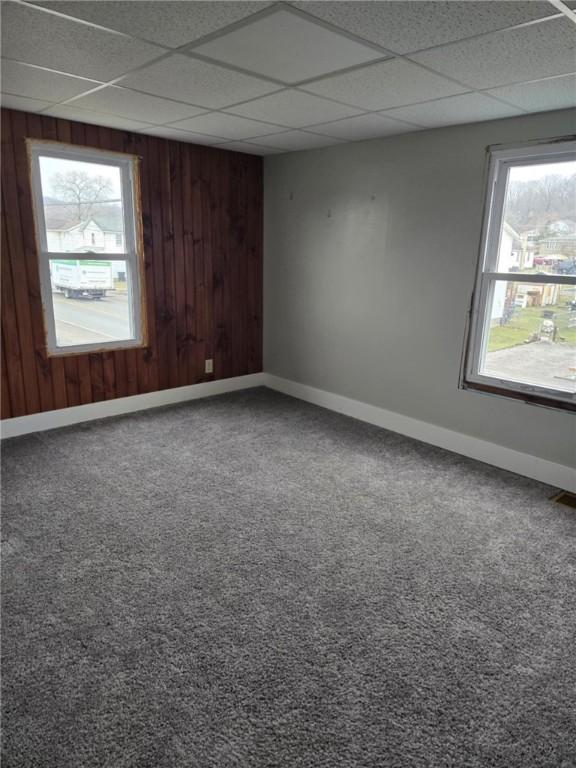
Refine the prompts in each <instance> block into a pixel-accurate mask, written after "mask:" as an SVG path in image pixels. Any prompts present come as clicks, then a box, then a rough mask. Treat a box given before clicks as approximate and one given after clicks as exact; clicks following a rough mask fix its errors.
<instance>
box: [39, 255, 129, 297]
mask: <svg viewBox="0 0 576 768" xmlns="http://www.w3.org/2000/svg"><path fill="white" fill-rule="evenodd" d="M50 275H51V278H52V289H53V290H55V291H60V292H61V293H63V294H64V296H66V298H67V299H82V298H87V299H101V298H103V297H104V296H106V291H109V290H111V289H112V288H113V287H114V283H113V280H112V263H111V262H110V261H84V260H77V261H72V260H60V259H53V260H52V261H51V262H50Z"/></svg>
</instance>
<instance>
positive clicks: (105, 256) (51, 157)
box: [26, 139, 146, 356]
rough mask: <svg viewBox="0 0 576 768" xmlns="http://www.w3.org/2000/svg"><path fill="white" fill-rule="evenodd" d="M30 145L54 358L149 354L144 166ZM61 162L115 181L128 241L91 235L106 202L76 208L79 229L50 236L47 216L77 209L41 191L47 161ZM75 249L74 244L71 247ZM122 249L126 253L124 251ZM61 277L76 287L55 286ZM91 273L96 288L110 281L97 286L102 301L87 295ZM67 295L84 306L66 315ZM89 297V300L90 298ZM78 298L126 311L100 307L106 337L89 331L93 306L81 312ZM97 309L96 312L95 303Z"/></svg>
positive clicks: (130, 159) (117, 157) (129, 158)
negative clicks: (143, 350)
mask: <svg viewBox="0 0 576 768" xmlns="http://www.w3.org/2000/svg"><path fill="white" fill-rule="evenodd" d="M26 143H27V148H28V155H29V162H30V176H31V186H32V197H33V204H34V221H35V232H36V243H37V251H38V259H39V271H40V287H41V294H42V304H43V310H44V325H45V332H46V344H47V352H48V354H49V355H50V356H56V355H69V354H80V353H85V352H95V351H98V350H100V349H102V350H108V349H126V348H132V347H140V346H144V345H145V344H146V324H145V312H144V300H145V297H144V280H143V244H142V228H141V218H140V214H139V211H140V206H139V195H140V184H139V159H138V158H137V157H136V156H134V155H127V154H122V153H117V152H108V151H106V150H98V149H92V148H88V147H81V146H74V145H67V144H62V143H59V142H49V141H37V140H31V139H28V140H27V142H26ZM58 160H60V161H63V163H64V164H66V163H68V167H86V168H87V169H89V170H90V169H104V170H107V169H109V171H110V173H114V174H115V175H116V176H117V179H118V182H117V187H118V190H119V192H115V194H116V195H118V194H119V195H120V196H119V197H116V198H115V200H114V203H115V204H116V209H117V210H116V211H115V213H116V214H117V217H118V209H120V218H121V220H122V227H123V236H122V235H117V234H115V233H110V236H107V235H106V234H105V233H103V232H101V231H100V227H99V229H98V231H97V232H94V231H90V230H91V228H92V227H93V226H94V224H93V220H92V217H93V214H92V210H93V207H94V205H98V204H100V205H101V206H102V208H105V207H106V205H108V207H110V206H109V201H108V200H104V201H96V203H91V206H92V207H90V206H88V205H86V206H85V210H84V212H81V209H82V205H83V204H82V203H81V204H79V205H78V214H77V216H76V218H77V219H78V221H77V222H73V226H71V227H70V226H68V224H69V222H66V223H64V224H61V225H60V224H59V225H57V226H61V227H62V229H61V231H57V232H56V231H54V230H53V229H51V228H50V227H53V226H54V225H52V224H50V222H47V218H48V215H47V211H49V210H50V207H51V206H52V208H55V207H57V206H60V207H61V208H62V209H65V208H67V207H72V205H73V204H72V203H69V204H65V203H63V202H60V201H52V198H50V197H49V196H48V195H47V194H46V190H45V189H44V187H43V185H44V182H46V173H44V174H43V173H42V170H41V164H42V163H45V162H46V161H48V162H52V161H58ZM74 164H75V165H74ZM47 200H50V202H47ZM88 209H89V210H88ZM97 226H98V225H97ZM119 240H120V242H119ZM70 242H73V244H72V245H70V246H69V247H68V243H70ZM118 245H120V246H123V247H121V248H119V247H118ZM57 270H58V271H59V274H60V273H62V272H63V273H64V274H65V273H66V272H68V273H69V274H74V276H75V277H74V280H75V281H76V282H74V281H73V282H70V281H68V282H67V283H66V284H67V285H70V286H72V287H71V288H68V289H67V288H63V287H62V286H59V287H57V286H56V283H57V282H59V281H60V280H59V278H57V277H54V273H55V272H56V271H57ZM91 273H92V274H93V275H94V274H96V273H98V274H97V278H98V280H102V279H104V282H101V283H94V284H95V285H102V286H104V288H103V289H102V291H100V293H101V294H102V295H99V296H96V295H95V294H96V293H97V291H95V290H92V289H87V290H82V289H83V288H86V285H87V284H90V282H89V281H90V274H91ZM80 274H82V275H83V276H84V277H83V279H82V278H80V277H78V275H80ZM103 275H104V276H105V277H104V278H103ZM118 275H120V276H121V277H122V278H123V283H122V290H121V291H118V290H117V286H118V280H117V276H118ZM86 276H87V277H86ZM53 278H54V279H53ZM82 280H83V281H82ZM90 291H91V294H90ZM62 292H63V294H64V295H65V296H66V297H71V296H77V297H78V298H79V301H78V302H76V306H75V307H73V304H72V303H70V304H69V305H68V307H66V306H65V304H64V303H63V302H62V301H61V297H60V294H61V293H62ZM84 294H90V295H86V296H85V295H84ZM80 297H82V298H100V299H102V298H104V299H109V300H110V301H112V300H117V302H118V303H119V306H120V309H118V308H117V307H116V306H113V307H112V309H113V311H112V312H109V311H107V307H106V303H107V302H101V303H100V304H99V310H100V315H101V316H102V322H103V323H105V322H108V324H109V325H110V323H112V326H111V327H107V326H103V328H104V330H103V329H102V328H100V327H95V328H92V327H87V325H88V326H90V322H91V321H90V320H87V321H86V320H84V319H83V318H84V316H87V317H90V315H87V311H88V309H89V308H90V306H89V304H88V302H84V304H82V301H81V300H80ZM94 307H96V302H95V303H94ZM61 308H62V309H64V310H65V311H66V312H68V313H69V314H71V313H72V318H71V319H72V322H70V317H68V315H64V316H63V317H61V316H60V315H62V311H61ZM58 310H60V312H59V311H58ZM114 311H115V312H116V313H117V314H118V320H117V324H116V325H117V327H116V326H114V324H113V323H114V321H110V320H108V319H107V318H106V317H105V316H106V315H109V316H110V317H113V316H114ZM64 318H68V319H64ZM78 318H79V319H78ZM62 328H64V329H65V333H62V332H60V331H61V329H62ZM82 329H84V331H83V330H82Z"/></svg>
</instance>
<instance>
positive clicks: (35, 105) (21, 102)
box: [1, 93, 51, 112]
mask: <svg viewBox="0 0 576 768" xmlns="http://www.w3.org/2000/svg"><path fill="white" fill-rule="evenodd" d="M1 102H2V106H3V107H5V108H6V109H20V110H22V112H39V111H40V110H41V109H45V108H46V107H49V106H50V104H51V102H49V101H42V100H41V99H28V98H26V97H24V96H13V95H12V94H9V93H3V94H2V96H1Z"/></svg>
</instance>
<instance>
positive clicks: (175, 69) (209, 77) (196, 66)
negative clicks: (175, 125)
mask: <svg viewBox="0 0 576 768" xmlns="http://www.w3.org/2000/svg"><path fill="white" fill-rule="evenodd" d="M121 85H123V86H126V87H131V88H135V89H136V90H140V91H145V92H147V93H152V94H155V95H158V96H165V97H167V98H171V99H176V100H177V101H184V102H187V103H189V104H194V105H196V106H200V107H207V108H208V109H220V108H221V107H228V106H231V105H233V104H237V103H238V102H240V101H246V100H248V99H253V98H256V97H257V96H264V94H266V93H271V92H272V91H276V90H278V86H277V85H273V84H272V83H267V82H265V81H264V80H260V79H258V78H256V77H251V76H250V75H244V74H241V73H240V72H234V71H232V70H230V69H225V68H224V67H218V66H216V65H215V64H208V63H207V62H204V61H198V60H196V59H191V58H189V57H188V56H181V55H180V54H174V55H173V56H170V57H169V58H167V59H164V60H163V61H159V62H157V63H156V64H151V65H150V66H149V67H146V68H145V69H142V70H140V71H139V72H135V73H134V74H132V75H128V77H127V78H125V79H124V80H122V81H121Z"/></svg>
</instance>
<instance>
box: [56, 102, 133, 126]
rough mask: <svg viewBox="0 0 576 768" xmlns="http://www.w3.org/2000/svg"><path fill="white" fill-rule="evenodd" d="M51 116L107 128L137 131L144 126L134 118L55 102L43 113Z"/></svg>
mask: <svg viewBox="0 0 576 768" xmlns="http://www.w3.org/2000/svg"><path fill="white" fill-rule="evenodd" d="M44 114H46V115H51V116H52V117H61V118H62V119H64V120H76V121H77V122H79V123H88V125H103V126H105V127H107V128H117V129H118V130H120V131H137V130H138V129H140V128H145V127H146V124H145V123H140V122H138V121H136V120H127V119H126V118H125V117H118V116H117V115H105V114H103V113H102V112H92V111H90V110H88V109H79V108H77V107H74V106H66V105H65V104H56V105H54V106H53V107H50V109H48V110H46V112H45V113H44Z"/></svg>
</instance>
